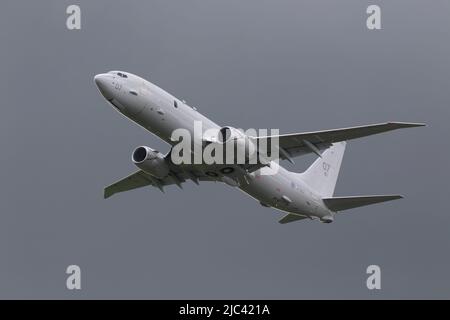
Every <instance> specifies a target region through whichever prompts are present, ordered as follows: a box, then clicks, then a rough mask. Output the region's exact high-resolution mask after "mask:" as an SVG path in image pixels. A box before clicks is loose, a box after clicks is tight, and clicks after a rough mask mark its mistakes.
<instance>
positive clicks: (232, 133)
mask: <svg viewBox="0 0 450 320" xmlns="http://www.w3.org/2000/svg"><path fill="white" fill-rule="evenodd" d="M217 142H218V143H220V144H223V145H224V154H225V153H226V150H227V147H226V145H233V146H235V149H234V152H235V154H234V159H243V156H244V157H245V160H248V159H250V158H253V157H255V156H256V151H257V149H256V145H255V143H254V142H253V141H252V140H251V139H250V138H249V137H248V136H247V135H246V134H245V133H244V132H242V131H240V130H238V129H236V128H233V127H222V128H221V129H220V130H219V132H218V135H217ZM236 152H237V153H236ZM241 152H242V153H243V154H240V153H241ZM238 155H239V157H238Z"/></svg>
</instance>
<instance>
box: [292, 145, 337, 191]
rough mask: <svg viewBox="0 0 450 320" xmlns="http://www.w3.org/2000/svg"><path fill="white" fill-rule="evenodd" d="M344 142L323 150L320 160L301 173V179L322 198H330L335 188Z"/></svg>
mask: <svg viewBox="0 0 450 320" xmlns="http://www.w3.org/2000/svg"><path fill="white" fill-rule="evenodd" d="M345 145H346V142H345V141H344V142H338V143H333V145H332V146H331V147H329V148H328V149H326V150H325V152H324V153H323V154H322V157H321V158H318V159H317V160H316V161H314V163H313V164H312V165H311V166H310V167H309V168H308V169H307V170H306V171H305V172H303V173H301V174H300V177H301V179H302V180H303V181H304V182H305V183H307V184H308V185H309V186H310V187H311V188H312V189H314V190H315V191H317V192H318V193H319V194H320V195H321V196H322V197H331V196H332V195H333V192H334V188H335V186H336V182H337V178H338V175H339V169H340V168H341V163H342V158H343V156H344V151H345Z"/></svg>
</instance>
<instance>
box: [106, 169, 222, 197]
mask: <svg viewBox="0 0 450 320" xmlns="http://www.w3.org/2000/svg"><path fill="white" fill-rule="evenodd" d="M188 179H190V180H192V181H194V182H195V183H198V181H216V180H217V179H215V178H214V177H209V176H207V175H202V174H199V173H198V172H187V171H180V172H174V171H171V172H170V174H169V175H168V176H167V177H165V178H163V179H158V178H156V177H153V176H151V175H149V174H148V173H145V172H144V171H142V170H138V171H136V172H134V173H132V174H130V175H129V176H128V177H125V178H123V179H121V180H119V181H117V182H115V183H113V184H112V185H109V186H107V187H106V188H105V189H104V198H105V199H107V198H109V197H111V196H112V195H114V194H116V193H119V192H124V191H129V190H133V189H137V188H141V187H145V186H154V187H156V188H158V189H160V190H161V191H162V192H164V187H165V186H168V185H177V186H178V187H180V188H182V186H181V184H182V183H184V182H185V181H186V180H188Z"/></svg>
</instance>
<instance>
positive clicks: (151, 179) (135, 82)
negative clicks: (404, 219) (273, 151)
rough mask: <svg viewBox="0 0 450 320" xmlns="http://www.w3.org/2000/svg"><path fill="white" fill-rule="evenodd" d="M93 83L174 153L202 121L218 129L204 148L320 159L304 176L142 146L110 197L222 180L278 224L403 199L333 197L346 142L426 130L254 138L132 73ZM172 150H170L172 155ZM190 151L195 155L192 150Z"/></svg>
mask: <svg viewBox="0 0 450 320" xmlns="http://www.w3.org/2000/svg"><path fill="white" fill-rule="evenodd" d="M94 81H95V83H96V85H97V87H98V89H99V90H100V92H101V94H102V95H103V97H104V98H105V99H106V100H107V101H108V102H109V103H110V104H111V105H112V106H114V108H115V109H116V110H117V111H118V112H120V113H121V114H122V115H124V116H125V117H127V118H129V119H131V120H133V121H134V122H136V123H138V124H139V125H141V126H142V127H144V128H145V129H147V130H149V131H150V132H151V133H153V134H155V135H157V136H158V137H160V138H161V139H163V140H164V141H166V142H167V143H169V144H170V145H171V146H172V147H173V146H174V145H175V144H176V143H178V141H173V140H172V139H171V136H172V132H173V131H174V130H175V129H177V128H184V129H187V130H189V132H191V133H192V134H193V135H194V121H201V124H202V130H203V132H205V131H206V130H208V129H216V130H217V132H218V136H217V139H215V140H214V139H210V138H208V137H206V136H203V137H201V139H202V141H203V144H202V147H205V145H207V144H209V143H219V144H227V143H241V142H246V143H248V142H249V141H250V143H254V145H255V146H256V148H258V146H259V145H260V144H259V143H261V142H264V141H263V140H265V141H268V140H270V139H273V138H277V139H278V143H279V145H278V150H279V158H280V159H282V160H283V159H285V160H288V161H290V162H293V160H292V158H293V157H296V156H299V155H303V154H307V153H314V154H316V155H317V156H318V158H317V160H316V161H315V162H314V163H313V164H312V165H311V166H310V167H309V168H308V169H307V170H306V171H305V172H303V173H296V172H290V171H288V170H286V169H284V168H282V167H281V166H278V165H277V164H276V163H275V162H274V161H270V162H266V163H264V161H262V160H261V161H259V162H258V163H257V164H249V163H244V164H237V163H236V164H232V165H230V164H210V165H207V164H204V163H202V164H179V165H175V164H174V162H173V161H172V160H171V156H170V155H171V153H170V151H169V153H167V154H166V155H163V154H161V153H160V152H158V151H156V150H153V149H151V148H149V147H146V146H141V147H137V148H136V149H135V150H134V151H133V153H132V161H133V163H134V164H135V165H136V166H137V167H138V168H139V170H138V171H136V172H134V173H133V174H131V175H129V176H128V177H126V178H124V179H122V180H120V181H118V182H116V183H114V184H112V185H110V186H108V187H106V188H105V190H104V197H105V199H106V198H108V197H110V196H112V195H113V194H115V193H118V192H123V191H128V190H132V189H136V188H140V187H144V186H148V185H152V186H155V187H157V188H159V189H160V190H161V191H164V189H163V188H164V186H167V185H177V186H178V187H180V188H182V183H183V182H185V181H186V180H192V181H193V182H194V183H196V184H198V183H199V181H220V182H225V183H226V184H228V185H231V186H233V187H238V188H239V189H241V190H242V191H243V192H245V193H247V194H248V195H250V196H251V197H253V198H255V199H256V200H257V201H259V202H260V204H261V205H263V206H264V207H272V208H275V209H278V210H281V211H284V212H286V213H287V214H286V215H285V216H284V217H283V218H282V219H281V220H279V222H280V223H289V222H293V221H297V220H302V219H306V218H309V219H319V220H320V221H321V222H325V223H329V222H332V221H333V220H334V216H335V214H336V213H337V212H339V211H342V210H347V209H352V208H356V207H360V206H366V205H369V204H374V203H379V202H384V201H390V200H395V199H400V198H402V196H400V195H372V196H351V197H333V193H334V188H335V185H336V181H337V177H338V173H339V169H340V166H341V162H342V157H343V155H344V150H345V145H346V141H347V140H351V139H356V138H361V137H365V136H369V135H373V134H377V133H382V132H386V131H391V130H395V129H400V128H410V127H419V126H424V125H425V124H420V123H405V122H388V123H381V124H372V125H367V126H358V127H350V128H344V129H334V130H325V131H314V132H305V133H292V134H284V135H277V136H276V137H274V136H263V137H259V136H248V135H245V134H242V133H241V132H240V131H238V130H237V129H235V128H233V127H220V126H218V125H217V124H215V123H214V122H212V121H211V120H209V119H208V118H206V117H205V116H203V115H201V114H200V113H199V112H198V111H197V109H196V108H193V107H190V106H188V105H187V104H186V103H185V101H183V100H179V99H177V98H176V97H174V96H172V95H171V94H169V93H167V92H166V91H164V90H162V89H161V88H159V87H157V86H156V85H154V84H152V83H150V82H149V81H146V80H145V79H143V78H140V77H138V76H136V75H133V74H131V73H129V72H122V71H110V72H108V73H104V74H98V75H96V76H95V78H94ZM171 150H172V149H171ZM190 152H191V151H190ZM273 167H277V169H278V170H277V171H276V173H275V174H272V175H264V174H262V170H263V169H265V168H273Z"/></svg>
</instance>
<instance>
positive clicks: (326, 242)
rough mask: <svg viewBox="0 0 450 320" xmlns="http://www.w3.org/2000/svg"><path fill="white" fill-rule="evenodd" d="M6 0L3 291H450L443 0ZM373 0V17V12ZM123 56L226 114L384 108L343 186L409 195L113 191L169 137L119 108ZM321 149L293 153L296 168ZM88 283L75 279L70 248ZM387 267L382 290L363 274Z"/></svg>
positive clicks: (290, 117) (269, 115) (210, 188)
mask: <svg viewBox="0 0 450 320" xmlns="http://www.w3.org/2000/svg"><path fill="white" fill-rule="evenodd" d="M76 3H77V4H79V5H80V7H81V11H82V22H81V23H82V24H81V30H78V31H69V30H67V28H66V17H67V15H66V13H65V11H66V7H67V6H68V5H69V4H72V2H71V1H56V0H54V1H49V0H41V1H17V0H14V1H12V0H7V1H3V2H2V9H1V11H0V41H1V48H2V49H1V50H0V64H1V69H0V70H2V75H1V76H0V96H1V97H2V108H1V110H2V114H1V116H0V147H1V150H2V152H1V153H0V161H1V169H0V179H1V182H0V199H1V201H0V257H1V258H0V259H1V263H0V298H64V299H66V298H67V299H72V298H152V299H157V298H191V299H196V298H237V299H240V298H274V299H278V298H289V299H296V298H369V299H372V298H374V299H377V298H450V294H449V292H450V291H449V289H450V276H449V273H448V270H449V269H450V256H449V245H450V233H449V225H450V211H449V209H448V206H449V202H448V198H449V178H450V177H449V176H450V173H449V168H448V166H449V163H450V152H449V147H448V146H449V140H448V139H449V137H450V129H449V120H450V41H449V39H450V19H449V12H450V2H448V1H444V0H443V1H440V0H436V1H425V0H421V1H416V0H401V1H400V0H398V1H375V0H373V1H361V0H353V1H349V0H345V1H344V0H341V1H334V0H327V1H325V0H319V1H318V0H308V1H287V0H282V1H261V0H252V1H250V0H248V1H238V0H226V1H224V0H222V1H211V0H204V1H191V0H189V1H186V0H183V1H181V0H180V1H167V0H161V1H144V0H142V1H137V0H135V1H106V0H102V1H100V0H98V1H77V2H76ZM369 4H379V5H380V6H381V10H382V15H381V18H382V30H378V31H369V30H368V29H367V28H366V24H365V20H366V17H367V15H366V13H365V11H366V8H367V6H368V5H369ZM109 70H126V71H129V72H132V73H135V74H138V75H140V76H142V77H144V78H146V79H148V80H150V81H152V82H153V83H155V84H157V85H159V86H160V87H162V88H164V89H165V90H167V91H169V92H170V93H172V94H174V95H175V96H177V97H178V98H180V99H185V100H187V101H188V103H189V104H190V105H193V106H197V107H198V110H199V111H200V112H202V113H203V114H205V115H206V116H208V117H210V118H211V119H212V120H213V121H215V122H216V123H218V124H221V125H231V126H234V127H240V128H278V129H280V132H282V133H290V132H301V131H311V130H322V129H331V128H339V127H346V126H353V125H363V124H370V123H377V122H384V121H412V122H426V123H427V124H428V126H427V127H425V128H416V129H407V130H399V131H395V132H392V133H387V134H382V135H378V136H374V137H368V138H365V139H361V140H358V141H352V142H350V143H349V144H348V146H347V151H346V154H345V157H344V162H343V165H342V169H341V174H340V177H339V181H338V185H337V188H336V195H339V196H344V195H361V194H383V193H388V194H389V193H400V194H403V195H405V199H403V200H399V201H394V202H391V203H385V204H380V205H374V206H369V207H364V208H359V209H355V210H352V211H348V212H345V213H342V214H341V215H339V216H337V217H336V219H335V222H334V223H332V224H322V223H319V222H317V221H302V222H297V223H292V224H288V225H280V224H278V223H277V220H278V219H279V218H280V217H281V216H282V213H280V212H277V211H275V210H273V209H270V208H264V207H262V206H260V205H259V204H258V203H257V202H256V201H254V200H253V199H252V198H250V197H247V196H246V195H245V194H244V193H242V192H239V190H237V189H233V188H231V187H229V186H226V185H222V184H219V183H217V184H208V183H204V184H202V185H200V186H196V185H195V184H193V183H190V182H188V183H187V184H186V185H185V187H184V190H183V191H181V190H179V189H178V188H176V187H168V188H167V190H166V193H165V194H162V193H161V192H159V190H157V189H153V188H143V189H139V190H135V191H133V192H128V193H123V194H119V195H116V196H114V197H112V198H110V199H108V200H103V198H102V196H103V187H104V186H105V185H108V184H110V183H112V182H114V181H116V180H117V179H119V178H121V177H124V176H126V175H128V174H129V173H131V172H133V171H134V170H135V167H134V166H133V164H132V163H131V160H130V155H131V151H132V150H133V149H134V148H135V147H136V146H139V145H148V146H150V147H152V148H157V149H158V150H161V151H162V152H166V151H168V150H169V147H168V145H166V144H165V143H164V142H162V141H160V140H159V139H158V138H157V137H155V136H153V135H152V134H150V133H148V132H146V131H145V130H143V129H141V128H140V127H138V126H137V125H135V124H134V123H132V122H130V121H128V120H127V119H126V118H124V117H122V116H120V115H119V114H118V113H117V112H115V111H114V110H113V108H111V107H110V106H109V105H108V104H107V103H106V102H105V101H104V99H103V98H102V97H101V95H100V94H99V92H98V91H97V89H96V87H95V85H94V82H93V76H94V75H95V74H97V73H101V72H105V71H109ZM313 160H314V157H312V156H306V157H300V158H297V159H296V164H295V165H291V164H289V163H287V162H283V163H282V164H283V165H285V166H286V167H287V168H288V169H289V170H292V171H297V172H301V171H302V170H304V169H305V168H306V167H307V166H308V165H309V164H310V163H311V162H312V161H313ZM71 264H76V265H79V266H80V267H81V272H82V289H81V290H80V291H69V290H67V289H66V286H65V282H66V276H67V275H66V274H65V270H66V267H67V266H68V265H71ZM371 264H376V265H379V266H380V267H381V274H382V280H381V285H382V289H381V290H379V291H376V290H375V291H369V290H368V289H367V288H366V278H367V275H366V268H367V266H368V265H371Z"/></svg>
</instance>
